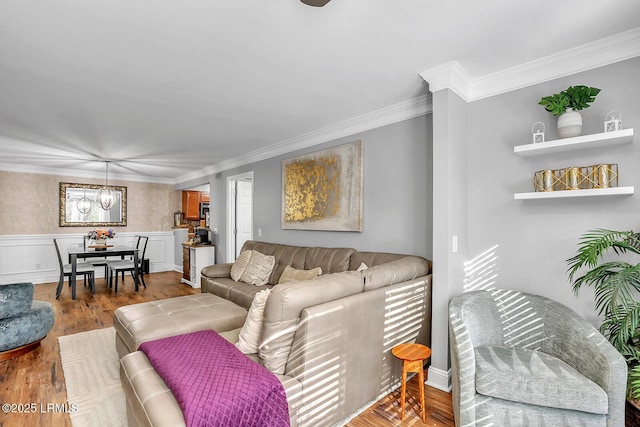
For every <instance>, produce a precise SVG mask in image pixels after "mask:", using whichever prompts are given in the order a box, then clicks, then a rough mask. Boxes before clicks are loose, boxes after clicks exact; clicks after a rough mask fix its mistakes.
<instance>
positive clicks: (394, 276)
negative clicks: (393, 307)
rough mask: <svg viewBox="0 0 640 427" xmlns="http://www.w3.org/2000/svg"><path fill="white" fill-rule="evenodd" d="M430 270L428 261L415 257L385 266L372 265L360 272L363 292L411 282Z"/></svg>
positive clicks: (406, 257)
mask: <svg viewBox="0 0 640 427" xmlns="http://www.w3.org/2000/svg"><path fill="white" fill-rule="evenodd" d="M430 268H431V264H430V263H429V261H427V260H426V259H424V258H421V257H416V256H405V257H403V258H400V259H397V260H395V261H391V262H387V263H385V264H378V265H374V266H373V267H369V268H367V269H366V270H364V271H363V272H362V274H364V290H365V291H370V290H373V289H378V288H381V287H383V286H391V285H395V284H396V283H400V282H405V281H407V280H412V279H415V278H416V277H420V276H424V275H426V274H429V271H430Z"/></svg>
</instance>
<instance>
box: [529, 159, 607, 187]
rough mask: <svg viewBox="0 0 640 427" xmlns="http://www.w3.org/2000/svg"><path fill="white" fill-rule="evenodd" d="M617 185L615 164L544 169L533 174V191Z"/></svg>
mask: <svg viewBox="0 0 640 427" xmlns="http://www.w3.org/2000/svg"><path fill="white" fill-rule="evenodd" d="M617 186H618V165H617V164H603V163H601V164H599V165H593V166H579V167H576V166H571V167H568V168H563V169H555V170H554V169H545V170H541V171H537V172H536V173H534V175H533V189H534V191H563V190H588V189H593V188H612V187H617Z"/></svg>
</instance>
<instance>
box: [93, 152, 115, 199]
mask: <svg viewBox="0 0 640 427" xmlns="http://www.w3.org/2000/svg"><path fill="white" fill-rule="evenodd" d="M104 163H105V166H106V174H105V178H104V187H101V188H100V189H99V190H98V192H97V193H96V197H95V202H96V204H97V205H98V206H100V207H101V208H102V209H104V210H105V211H108V210H109V209H111V208H112V207H113V205H115V204H116V203H118V192H117V191H115V190H114V189H113V188H112V187H109V163H111V162H110V161H109V160H105V161H104Z"/></svg>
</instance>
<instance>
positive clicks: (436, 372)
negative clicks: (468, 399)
mask: <svg viewBox="0 0 640 427" xmlns="http://www.w3.org/2000/svg"><path fill="white" fill-rule="evenodd" d="M425 384H426V385H428V386H431V387H434V388H437V389H438V390H442V391H446V392H447V393H450V392H451V369H449V370H447V371H443V370H442V369H438V368H434V367H433V366H430V367H429V379H428V380H427V381H426V382H425Z"/></svg>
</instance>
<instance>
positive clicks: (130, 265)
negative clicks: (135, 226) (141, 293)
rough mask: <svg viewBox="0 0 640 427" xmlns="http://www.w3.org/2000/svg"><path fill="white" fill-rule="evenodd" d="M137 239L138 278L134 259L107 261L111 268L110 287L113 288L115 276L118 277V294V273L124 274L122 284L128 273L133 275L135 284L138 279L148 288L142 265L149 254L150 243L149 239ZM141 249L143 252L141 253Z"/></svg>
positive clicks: (145, 237)
mask: <svg viewBox="0 0 640 427" xmlns="http://www.w3.org/2000/svg"><path fill="white" fill-rule="evenodd" d="M136 238H137V239H138V240H137V243H136V247H137V249H138V277H134V272H135V269H136V265H135V263H134V261H133V260H132V259H128V260H118V261H107V264H108V268H109V287H112V285H113V276H114V275H115V276H116V283H115V288H114V292H118V273H122V282H123V283H124V273H125V272H127V271H128V272H130V273H131V277H132V278H133V280H134V282H135V281H136V280H137V279H140V280H141V281H142V286H144V287H145V288H146V287H147V284H146V283H145V281H144V274H143V272H142V263H143V260H144V257H145V254H146V252H147V243H148V242H149V237H147V236H136ZM141 248H142V252H140V249H141Z"/></svg>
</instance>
